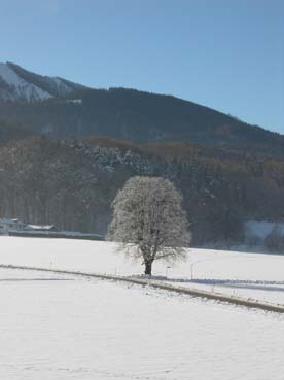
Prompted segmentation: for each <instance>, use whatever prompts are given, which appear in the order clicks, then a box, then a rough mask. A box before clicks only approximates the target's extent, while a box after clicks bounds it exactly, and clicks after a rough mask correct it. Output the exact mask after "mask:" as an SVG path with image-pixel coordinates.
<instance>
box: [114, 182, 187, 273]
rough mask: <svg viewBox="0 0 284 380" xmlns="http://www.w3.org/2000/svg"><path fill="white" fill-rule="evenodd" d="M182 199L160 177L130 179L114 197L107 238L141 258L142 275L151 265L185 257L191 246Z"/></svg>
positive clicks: (174, 189)
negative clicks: (143, 267) (188, 246)
mask: <svg viewBox="0 0 284 380" xmlns="http://www.w3.org/2000/svg"><path fill="white" fill-rule="evenodd" d="M181 203H182V197H181V195H180V194H179V193H178V192H177V190H176V188H175V186H174V184H173V183H172V182H170V181H169V180H167V179H164V178H161V177H132V178H131V179H129V180H128V181H127V182H126V183H125V185H124V187H123V188H122V189H121V190H120V191H119V192H118V193H117V195H116V197H115V199H114V201H113V203H112V208H113V219H112V222H111V224H110V227H109V233H108V237H109V238H110V239H111V240H115V241H118V242H121V243H122V248H123V249H127V251H128V252H129V253H130V254H132V255H134V256H135V257H136V258H138V259H139V258H142V260H143V264H144V266H145V274H146V275H151V272H152V264H153V261H155V260H159V259H164V260H168V261H171V260H176V259H178V258H183V257H184V253H185V252H184V248H183V247H184V246H187V245H188V244H189V242H190V235H189V233H188V232H187V229H188V223H187V220H186V215H185V212H184V211H183V209H182V206H181Z"/></svg>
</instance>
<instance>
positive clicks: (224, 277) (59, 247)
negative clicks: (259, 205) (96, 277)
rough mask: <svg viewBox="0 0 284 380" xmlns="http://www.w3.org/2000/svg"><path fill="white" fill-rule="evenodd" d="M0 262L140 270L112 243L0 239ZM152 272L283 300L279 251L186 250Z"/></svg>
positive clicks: (178, 281) (283, 265)
mask: <svg viewBox="0 0 284 380" xmlns="http://www.w3.org/2000/svg"><path fill="white" fill-rule="evenodd" d="M0 245H1V249H0V264H13V265H28V266H37V267H44V268H51V269H56V268H58V269H70V270H81V271H87V272H96V273H108V274H120V275H132V274H141V273H142V272H143V267H142V266H141V263H137V262H133V261H131V260H129V259H128V258H125V257H124V256H123V255H122V254H119V253H117V252H116V250H115V248H116V245H115V244H114V243H108V242H99V241H97V242H96V241H84V240H68V239H66V240H65V239H36V238H12V237H4V236H2V237H0ZM153 274H154V275H157V276H160V277H161V276H163V277H168V278H167V280H168V281H170V282H171V283H173V284H174V285H176V286H182V287H191V288H198V289H205V290H209V291H211V290H212V291H214V292H220V293H225V294H234V295H237V296H242V297H244V298H252V299H257V300H265V301H269V302H273V303H280V304H284V255H283V256H273V255H263V254H253V253H250V254H249V253H243V252H232V251H220V250H209V249H190V250H189V251H188V258H187V261H186V262H184V263H179V264H177V265H175V266H171V267H169V265H167V264H163V263H162V262H157V263H155V264H154V266H153Z"/></svg>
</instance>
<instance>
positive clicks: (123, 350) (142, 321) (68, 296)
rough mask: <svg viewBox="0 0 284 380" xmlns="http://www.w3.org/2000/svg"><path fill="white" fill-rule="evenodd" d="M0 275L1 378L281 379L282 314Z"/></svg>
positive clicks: (99, 284) (51, 278)
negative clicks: (0, 302)
mask: <svg viewBox="0 0 284 380" xmlns="http://www.w3.org/2000/svg"><path fill="white" fill-rule="evenodd" d="M6 272H7V271H6V270H0V278H1V280H0V297H1V300H2V307H1V310H0V326H1V335H0V336H1V338H0V363H1V366H0V378H1V379H5V380H38V379H46V380H68V379H73V380H74V379H77V380H94V379H98V380H105V379H117V380H127V379H129V380H130V379H139V380H146V379H148V380H149V379H153V380H165V379H166V380H188V379H190V380H203V379H204V380H205V379H210V380H219V379H226V380H239V379H245V380H267V379H274V380H282V379H283V372H284V362H283V334H284V319H283V316H277V315H275V314H273V313H264V312H260V311H259V312H256V311H252V310H251V311H248V310H246V309H243V308H235V307H233V306H227V305H220V304H215V303H214V302H204V301H201V300H197V299H191V298H189V297H182V296H171V295H168V294H167V293H163V292H157V291H153V290H152V291H151V290H147V289H143V288H141V287H138V286H126V285H121V284H118V283H111V282H107V281H101V280H89V281H87V280H84V279H82V278H81V279H78V278H77V279H75V278H74V277H73V278H72V277H71V276H69V277H68V276H62V278H58V275H55V274H54V275H50V274H48V278H46V276H47V274H44V276H43V274H42V273H40V272H32V273H31V272H28V271H14V272H15V273H14V275H13V276H14V280H11V278H9V277H10V276H11V273H9V271H8V273H6ZM23 273H24V276H25V277H26V278H23ZM41 276H43V277H42V278H40V277H41ZM16 277H18V279H17V278H16ZM5 278H6V280H5Z"/></svg>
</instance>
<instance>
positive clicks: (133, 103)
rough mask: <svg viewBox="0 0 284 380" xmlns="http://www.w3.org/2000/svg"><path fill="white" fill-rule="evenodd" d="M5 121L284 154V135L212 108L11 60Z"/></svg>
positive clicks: (1, 84) (3, 94) (2, 100)
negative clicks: (45, 72) (43, 71)
mask: <svg viewBox="0 0 284 380" xmlns="http://www.w3.org/2000/svg"><path fill="white" fill-rule="evenodd" d="M4 68H5V70H4ZM4 71H5V72H4ZM11 72H12V74H11ZM1 73H2V76H1ZM4 74H5V75H4ZM9 75H10V76H9ZM11 75H12V77H11ZM13 75H14V76H16V79H15V77H13ZM1 78H2V79H1ZM3 78H4V79H3ZM15 81H16V83H15ZM0 120H2V121H4V122H9V123H16V124H19V123H21V124H23V125H25V126H26V127H27V128H28V129H29V130H32V131H34V133H35V134H37V135H45V136H48V137H49V138H55V139H65V138H79V139H81V138H86V137H91V136H97V137H108V138H114V139H119V140H129V141H132V142H134V143H153V142H161V143H162V142H169V141H172V142H185V143H194V144H202V145H204V144H206V145H212V146H224V147H226V146H228V147H234V148H235V149H240V150H250V149H253V150H257V151H259V150H263V151H265V152H270V153H271V152H272V151H274V150H275V152H277V154H278V153H280V154H281V155H282V154H284V136H282V135H280V134H278V133H275V132H270V131H267V130H265V129H262V128H260V127H258V126H256V125H252V124H249V123H246V122H245V121H242V120H240V119H238V118H236V117H233V116H232V115H227V114H225V113H223V112H220V111H216V110H214V109H212V108H210V107H207V106H204V105H199V104H197V103H193V102H190V101H186V100H183V99H180V98H176V97H174V96H172V95H164V94H156V93H151V92H147V91H140V90H136V89H129V88H122V87H115V88H114V87H111V88H109V89H96V88H91V87H86V86H82V85H80V84H77V83H74V82H71V81H68V80H65V79H63V78H59V77H47V76H42V75H39V74H34V73H32V72H30V71H27V70H25V69H23V68H21V67H20V66H17V65H15V64H14V63H11V62H8V63H6V64H0Z"/></svg>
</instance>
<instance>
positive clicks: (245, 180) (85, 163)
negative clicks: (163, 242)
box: [0, 137, 284, 245]
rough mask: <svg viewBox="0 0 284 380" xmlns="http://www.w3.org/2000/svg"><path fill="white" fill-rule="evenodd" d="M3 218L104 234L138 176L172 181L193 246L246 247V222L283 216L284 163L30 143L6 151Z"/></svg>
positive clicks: (200, 151) (203, 151)
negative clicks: (121, 194)
mask: <svg viewBox="0 0 284 380" xmlns="http://www.w3.org/2000/svg"><path fill="white" fill-rule="evenodd" d="M0 162H1V170H0V199H1V202H0V215H4V216H7V217H8V216H13V217H14V216H18V217H22V218H23V219H24V220H25V221H26V222H29V223H35V224H36V223H38V224H55V225H56V226H58V227H59V228H62V229H67V230H79V231H85V232H94V231H96V232H98V233H105V232H106V229H107V226H108V224H109V222H110V218H111V209H110V204H111V202H112V200H113V198H114V196H115V194H116V192H117V190H118V189H119V188H120V187H121V186H122V185H123V183H124V182H125V181H126V180H127V179H128V178H129V177H131V176H133V175H154V176H163V177H167V178H169V179H171V180H172V181H174V183H175V184H176V186H177V188H178V189H179V190H180V191H181V192H182V194H183V197H184V207H185V209H186V211H187V213H188V218H189V220H190V222H191V228H192V231H193V244H195V245H196V244H203V243H212V242H216V241H217V242H225V243H226V244H227V243H228V242H230V243H231V242H241V241H242V239H243V222H244V220H245V219H247V218H257V219H274V220H279V219H281V218H283V216H284V212H283V210H284V162H283V161H282V160H280V159H273V158H264V157H263V156H257V155H255V154H251V153H246V154H243V153H242V154H241V153H238V152H234V153H232V152H226V151H223V150H220V149H219V150H217V149H215V150H212V149H207V148H206V147H205V148H204V147H202V146H196V145H191V144H158V145H157V144H155V145H152V144H150V145H148V144H147V145H135V144H131V143H129V142H121V141H115V140H108V139H98V138H91V139H86V140H85V141H76V140H74V141H65V142H62V141H53V140H49V139H46V138H42V137H28V138H26V139H24V140H18V141H13V142H10V143H8V144H7V143H6V144H2V145H0Z"/></svg>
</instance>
